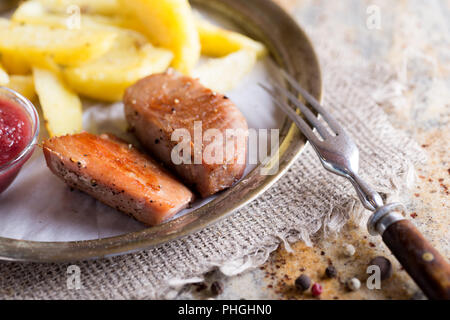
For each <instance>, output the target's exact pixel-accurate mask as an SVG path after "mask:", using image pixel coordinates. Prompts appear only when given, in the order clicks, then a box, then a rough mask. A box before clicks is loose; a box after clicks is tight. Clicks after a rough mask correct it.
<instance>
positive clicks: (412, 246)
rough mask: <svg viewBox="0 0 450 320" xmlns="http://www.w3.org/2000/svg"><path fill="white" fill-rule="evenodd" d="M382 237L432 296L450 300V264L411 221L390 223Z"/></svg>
mask: <svg viewBox="0 0 450 320" xmlns="http://www.w3.org/2000/svg"><path fill="white" fill-rule="evenodd" d="M382 237H383V241H384V243H385V244H386V245H387V246H388V247H389V249H390V250H391V251H392V253H393V254H394V256H395V257H396V258H397V259H398V261H399V262H400V263H401V265H402V266H403V268H405V270H406V271H407V272H408V273H409V275H410V276H411V277H412V278H413V279H414V281H415V282H416V283H417V285H418V286H419V287H420V288H421V289H422V291H423V293H424V294H425V295H426V296H427V297H428V298H429V299H434V300H450V265H449V264H448V262H447V261H446V259H445V258H444V257H442V256H441V254H440V253H439V252H438V251H437V250H436V249H434V248H433V247H432V246H431V244H430V243H429V242H428V241H427V240H426V239H425V238H424V237H423V236H422V234H421V233H420V232H419V231H418V230H417V229H416V227H415V226H414V225H413V224H412V223H411V222H410V221H409V220H400V221H397V222H395V223H393V224H391V225H390V226H389V227H388V228H387V229H386V230H385V231H384V232H383V235H382Z"/></svg>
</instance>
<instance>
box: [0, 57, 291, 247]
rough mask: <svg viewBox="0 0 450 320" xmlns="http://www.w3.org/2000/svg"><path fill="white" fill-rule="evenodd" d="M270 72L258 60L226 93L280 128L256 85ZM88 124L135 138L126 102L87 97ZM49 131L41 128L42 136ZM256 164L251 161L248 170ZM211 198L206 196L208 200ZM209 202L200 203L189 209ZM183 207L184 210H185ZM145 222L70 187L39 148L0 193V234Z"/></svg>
mask: <svg viewBox="0 0 450 320" xmlns="http://www.w3.org/2000/svg"><path fill="white" fill-rule="evenodd" d="M269 77H270V72H269V63H268V61H267V60H262V61H260V62H258V64H257V66H256V67H255V68H254V69H253V71H252V72H251V73H250V74H249V75H248V76H246V77H245V78H244V79H242V81H241V83H240V84H239V86H238V87H237V88H236V89H234V90H233V91H232V92H229V93H227V95H228V96H229V97H230V98H231V99H232V101H233V102H234V103H235V104H236V105H237V106H238V108H239V109H240V110H241V111H242V113H243V114H244V116H245V117H246V118H247V121H248V124H249V128H256V129H272V128H279V127H280V126H281V124H282V121H283V119H284V116H283V114H281V113H280V112H279V111H277V110H276V107H275V106H274V105H273V103H272V102H271V100H270V98H269V96H268V95H267V94H266V93H265V92H263V91H262V90H261V89H260V88H259V87H258V85H257V83H258V82H264V83H267V82H268V79H269ZM83 125H84V129H85V130H86V131H89V132H92V133H95V134H98V133H105V132H108V133H114V134H116V135H118V136H120V137H122V138H124V139H126V140H128V141H130V142H132V143H134V142H135V141H136V140H135V139H134V137H133V136H132V135H130V134H128V133H127V132H126V128H127V123H126V121H125V117H124V113H123V104H122V103H116V104H112V105H103V104H98V103H94V102H91V101H86V102H85V103H84V124H83ZM43 137H45V132H42V133H41V139H42V138H43ZM252 168H253V167H252V166H248V168H247V170H246V173H248V172H249V171H250V170H251V169H252ZM211 199H212V197H211V198H210V199H207V200H206V201H210V200H211ZM204 202H205V200H203V201H202V202H199V203H196V204H195V205H194V207H193V208H192V209H190V210H193V209H195V208H196V207H198V206H199V205H202V204H203V203H204ZM186 212H189V210H184V211H183V212H181V213H180V214H185V213H186ZM144 228H146V227H145V226H144V225H143V224H141V223H139V222H138V221H135V220H134V219H132V218H130V217H128V216H126V215H124V214H123V213H121V212H119V211H117V210H115V209H113V208H110V207H108V206H106V205H103V204H102V203H100V202H99V201H97V200H95V199H94V198H92V197H90V196H88V195H86V194H84V193H82V192H79V191H77V190H70V188H69V187H67V186H66V185H65V184H64V182H63V181H61V180H60V179H59V178H57V177H56V176H54V175H53V174H52V173H51V172H50V170H49V169H48V168H47V166H46V164H45V160H44V157H43V154H42V150H41V149H40V148H37V150H36V151H35V153H34V155H33V157H32V158H31V159H30V161H29V162H28V163H27V164H26V165H25V166H24V167H23V169H22V171H21V173H20V174H19V176H18V177H17V179H16V180H15V182H14V183H13V185H12V186H11V187H10V188H9V189H8V190H6V192H4V193H3V194H1V195H0V237H7V238H13V239H23V240H35V241H76V240H92V239H98V238H104V237H110V236H116V235H120V234H124V233H128V232H133V231H138V230H141V229H144Z"/></svg>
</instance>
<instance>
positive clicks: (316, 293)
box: [311, 283, 323, 297]
mask: <svg viewBox="0 0 450 320" xmlns="http://www.w3.org/2000/svg"><path fill="white" fill-rule="evenodd" d="M322 291H323V288H322V286H321V285H320V284H318V283H314V284H313V286H312V288H311V293H312V295H313V297H318V296H320V295H321V294H322Z"/></svg>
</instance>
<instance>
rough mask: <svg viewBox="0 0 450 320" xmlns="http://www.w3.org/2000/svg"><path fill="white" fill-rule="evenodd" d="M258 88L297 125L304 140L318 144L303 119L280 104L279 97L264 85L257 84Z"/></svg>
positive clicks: (289, 108)
mask: <svg viewBox="0 0 450 320" xmlns="http://www.w3.org/2000/svg"><path fill="white" fill-rule="evenodd" d="M259 86H260V87H261V88H262V89H263V90H264V91H266V92H267V93H269V94H270V96H271V97H272V100H273V101H274V102H275V104H276V105H277V106H278V107H279V108H280V109H281V110H283V111H284V112H285V113H286V114H287V115H288V116H289V118H290V119H291V120H292V121H294V122H295V124H297V126H298V127H299V129H300V130H301V132H302V133H303V134H304V135H305V136H306V138H307V139H308V140H309V141H311V142H312V143H316V144H318V143H320V141H319V140H318V139H317V136H316V135H315V134H314V132H313V131H312V129H311V128H310V126H309V125H308V124H307V123H306V122H305V120H303V118H302V117H301V116H299V115H298V114H297V112H295V111H294V109H292V108H291V107H289V106H288V105H286V104H284V103H282V102H280V101H279V99H278V98H279V97H278V96H277V95H276V93H275V92H274V90H272V89H270V88H269V87H267V86H266V85H264V84H262V83H259Z"/></svg>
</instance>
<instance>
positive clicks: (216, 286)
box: [211, 281, 223, 296]
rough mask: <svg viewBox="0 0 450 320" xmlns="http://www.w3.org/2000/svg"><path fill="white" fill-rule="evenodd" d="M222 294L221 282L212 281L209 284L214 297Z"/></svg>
mask: <svg viewBox="0 0 450 320" xmlns="http://www.w3.org/2000/svg"><path fill="white" fill-rule="evenodd" d="M222 292H223V284H222V282H219V281H214V282H213V283H212V284H211V293H212V294H213V295H215V296H218V295H219V294H221V293H222Z"/></svg>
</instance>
